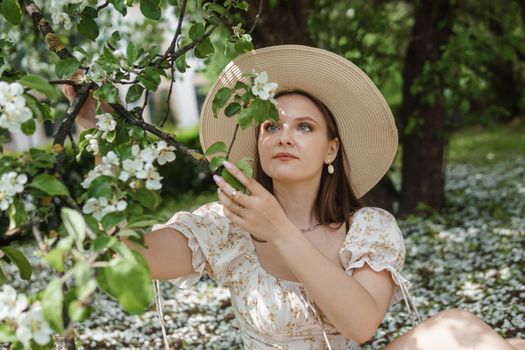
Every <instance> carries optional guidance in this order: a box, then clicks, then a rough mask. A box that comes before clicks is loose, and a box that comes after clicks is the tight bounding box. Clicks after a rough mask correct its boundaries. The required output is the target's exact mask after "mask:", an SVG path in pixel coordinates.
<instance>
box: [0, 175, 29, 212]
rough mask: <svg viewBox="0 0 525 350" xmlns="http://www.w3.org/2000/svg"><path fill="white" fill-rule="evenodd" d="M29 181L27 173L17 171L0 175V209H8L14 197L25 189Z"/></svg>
mask: <svg viewBox="0 0 525 350" xmlns="http://www.w3.org/2000/svg"><path fill="white" fill-rule="evenodd" d="M26 182H27V175H26V174H23V173H22V174H17V173H16V172H15V171H10V172H8V173H4V174H2V177H0V210H6V209H7V208H9V205H11V203H13V197H14V196H15V195H16V194H17V193H21V192H23V191H24V184H25V183H26Z"/></svg>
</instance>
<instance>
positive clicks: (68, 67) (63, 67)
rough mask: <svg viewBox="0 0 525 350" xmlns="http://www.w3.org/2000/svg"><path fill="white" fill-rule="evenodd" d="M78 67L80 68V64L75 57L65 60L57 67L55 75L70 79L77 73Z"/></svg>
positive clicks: (59, 62)
mask: <svg viewBox="0 0 525 350" xmlns="http://www.w3.org/2000/svg"><path fill="white" fill-rule="evenodd" d="M78 67H80V62H78V61H77V59H76V58H75V57H68V58H64V59H63V60H60V61H58V63H57V65H56V66H55V73H56V74H57V76H58V77H59V78H63V77H70V76H72V75H73V74H75V73H76V71H77V70H78Z"/></svg>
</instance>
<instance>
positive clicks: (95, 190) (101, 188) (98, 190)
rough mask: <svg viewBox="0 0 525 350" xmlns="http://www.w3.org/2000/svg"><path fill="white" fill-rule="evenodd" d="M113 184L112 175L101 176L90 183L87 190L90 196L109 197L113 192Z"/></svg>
mask: <svg viewBox="0 0 525 350" xmlns="http://www.w3.org/2000/svg"><path fill="white" fill-rule="evenodd" d="M112 184H113V177H112V176H107V175H103V176H99V177H97V178H96V179H95V180H93V182H91V184H90V185H89V189H88V191H87V195H88V197H93V198H99V197H109V196H110V195H111V194H113V190H112V189H111V185H112Z"/></svg>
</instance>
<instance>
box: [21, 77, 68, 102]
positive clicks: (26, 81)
mask: <svg viewBox="0 0 525 350" xmlns="http://www.w3.org/2000/svg"><path fill="white" fill-rule="evenodd" d="M18 82H19V83H20V84H22V85H24V86H26V87H28V88H30V89H34V90H37V91H39V92H41V93H43V94H44V95H46V96H47V97H48V98H49V99H50V100H51V101H56V100H57V98H58V94H57V92H56V90H55V88H54V87H53V86H52V85H51V84H49V83H48V82H47V80H45V79H44V78H41V77H39V76H36V75H26V76H24V77H22V79H20V80H19V81H18Z"/></svg>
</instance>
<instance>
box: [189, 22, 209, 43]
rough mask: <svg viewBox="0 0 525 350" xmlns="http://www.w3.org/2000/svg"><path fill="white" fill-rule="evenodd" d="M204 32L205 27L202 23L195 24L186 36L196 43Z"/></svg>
mask: <svg viewBox="0 0 525 350" xmlns="http://www.w3.org/2000/svg"><path fill="white" fill-rule="evenodd" d="M205 30H206V27H205V26H204V23H201V22H199V23H195V24H193V25H192V26H191V27H190V30H189V31H188V35H189V36H190V39H191V40H193V41H197V39H199V38H200V37H201V36H202V35H203V34H204V31H205Z"/></svg>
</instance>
